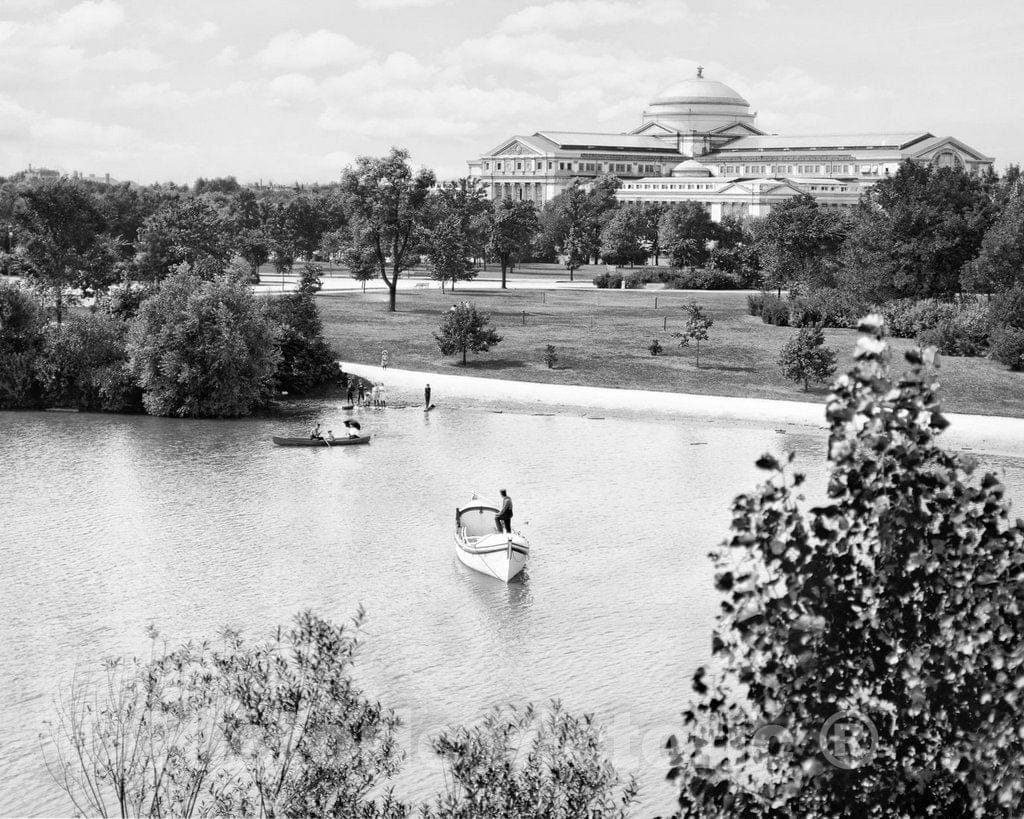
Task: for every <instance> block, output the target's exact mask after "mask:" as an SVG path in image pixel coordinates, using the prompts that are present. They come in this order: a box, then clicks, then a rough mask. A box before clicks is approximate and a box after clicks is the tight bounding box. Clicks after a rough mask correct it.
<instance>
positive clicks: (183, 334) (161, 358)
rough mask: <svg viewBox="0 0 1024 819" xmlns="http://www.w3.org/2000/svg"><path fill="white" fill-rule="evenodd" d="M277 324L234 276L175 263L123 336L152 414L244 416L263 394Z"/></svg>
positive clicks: (276, 354)
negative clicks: (201, 272)
mask: <svg viewBox="0 0 1024 819" xmlns="http://www.w3.org/2000/svg"><path fill="white" fill-rule="evenodd" d="M277 332H278V327H277V325H276V324H275V323H274V322H273V320H272V319H271V318H270V317H269V315H268V308H267V305H266V304H265V303H264V302H262V301H259V300H257V299H256V297H255V296H254V295H253V293H252V289H251V288H250V287H249V286H248V284H246V283H245V282H244V281H243V280H242V278H241V277H239V276H231V275H220V276H216V277H214V278H212V279H207V278H204V277H203V276H200V275H199V274H198V273H197V272H195V271H193V270H192V269H190V268H188V267H187V266H182V267H180V268H179V269H178V270H177V271H176V272H174V273H172V274H171V275H170V276H168V277H167V279H166V280H165V281H164V283H163V286H162V287H161V288H160V290H159V291H158V292H157V293H155V294H154V295H152V296H150V297H149V298H148V299H146V300H145V301H144V302H143V303H142V306H141V307H140V308H139V312H138V314H137V315H136V317H135V319H134V321H133V322H132V325H131V328H130V330H129V337H128V356H129V366H130V368H131V371H132V374H133V375H134V376H135V378H136V380H137V382H138V384H139V386H140V387H142V389H143V391H144V394H143V399H142V401H143V405H144V406H145V408H146V411H147V412H148V413H150V414H151V415H176V416H181V417H206V416H215V417H223V416H235V415H248V414H249V413H250V412H252V410H253V408H254V407H256V406H259V405H261V404H263V403H264V402H265V401H266V400H267V398H269V396H270V392H271V388H272V386H273V383H274V376H275V373H276V371H277V364H278V361H279V360H280V351H279V349H278V345H277V338H276V336H277Z"/></svg>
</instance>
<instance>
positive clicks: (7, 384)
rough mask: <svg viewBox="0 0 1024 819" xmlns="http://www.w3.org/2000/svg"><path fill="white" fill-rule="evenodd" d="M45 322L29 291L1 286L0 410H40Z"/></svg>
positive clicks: (20, 286)
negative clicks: (39, 371) (39, 365)
mask: <svg viewBox="0 0 1024 819" xmlns="http://www.w3.org/2000/svg"><path fill="white" fill-rule="evenodd" d="M44 330H45V320H44V317H43V311H42V309H41V308H40V306H39V302H38V301H37V299H36V298H35V296H34V295H33V294H32V292H31V291H30V290H29V289H28V288H27V287H24V286H22V285H19V284H11V283H9V282H0V409H16V408H19V407H34V406H38V405H39V403H40V402H41V400H42V391H41V388H40V385H39V382H38V380H37V379H36V366H37V362H38V358H39V356H40V354H41V353H42V350H43V344H44V337H45V336H44Z"/></svg>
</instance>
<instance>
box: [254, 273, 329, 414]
mask: <svg viewBox="0 0 1024 819" xmlns="http://www.w3.org/2000/svg"><path fill="white" fill-rule="evenodd" d="M311 266H312V265H306V268H307V269H308V268H309V267H311ZM312 292H315V291H311V290H309V289H301V288H300V290H299V292H297V293H290V294H288V295H286V296H280V297H278V298H276V299H273V300H271V301H270V302H269V315H270V317H271V318H272V319H273V320H274V321H275V322H277V324H279V325H280V330H279V332H278V343H279V345H280V348H281V360H280V361H279V362H278V365H277V373H276V375H275V383H276V386H277V389H278V390H281V391H283V392H287V393H289V394H293V393H295V394H298V395H302V394H304V393H308V392H310V391H311V390H315V389H317V388H320V387H323V386H324V385H327V384H332V383H334V382H335V381H336V380H337V379H338V377H339V372H338V364H337V362H336V361H335V359H334V354H333V353H332V352H331V348H330V347H329V346H328V345H327V342H326V341H325V340H324V336H323V323H322V322H321V321H320V313H319V311H318V310H317V307H316V302H315V301H314V300H313V296H312Z"/></svg>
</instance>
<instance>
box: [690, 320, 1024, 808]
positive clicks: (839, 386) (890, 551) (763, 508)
mask: <svg viewBox="0 0 1024 819" xmlns="http://www.w3.org/2000/svg"><path fill="white" fill-rule="evenodd" d="M860 331H861V336H860V340H859V341H858V344H857V350H856V355H855V357H856V360H857V365H856V368H855V369H854V370H853V372H851V373H850V374H849V375H845V376H842V377H840V378H839V379H838V381H837V382H836V385H835V388H834V392H833V394H832V396H831V397H830V399H829V402H828V407H827V418H828V421H829V424H830V436H829V454H828V458H829V461H830V462H831V477H830V480H829V485H828V500H827V502H826V503H824V504H823V505H821V506H819V507H816V508H813V509H810V510H809V511H807V512H804V511H802V510H801V509H800V507H799V505H798V501H799V500H800V496H799V495H798V494H797V493H798V491H799V490H798V487H799V486H800V484H801V482H802V476H801V475H799V474H792V475H791V474H790V472H789V469H788V467H785V466H784V465H782V464H780V462H779V461H778V460H777V459H776V458H775V457H773V456H771V455H766V456H764V457H762V458H761V459H760V460H759V461H758V466H759V467H760V468H762V469H764V470H766V471H768V472H769V473H770V477H769V479H768V480H767V481H766V482H765V483H764V484H762V485H761V486H759V487H758V489H757V490H756V491H754V492H752V493H750V494H746V495H740V496H739V497H737V498H736V500H735V501H734V503H733V522H732V534H731V536H730V538H729V539H728V540H727V541H726V542H725V543H724V544H723V545H722V546H721V547H720V548H719V549H717V550H716V551H715V552H713V554H712V556H713V557H714V559H715V568H716V586H717V588H718V590H719V591H720V592H721V593H722V608H721V614H720V615H719V619H718V624H717V629H716V632H715V635H714V639H713V642H712V653H713V658H714V659H713V663H712V665H711V666H710V667H709V668H700V669H698V671H697V673H696V674H695V675H694V678H693V691H694V696H693V700H692V702H691V705H690V707H689V708H688V709H687V710H686V711H684V714H683V717H684V721H685V733H684V737H683V738H682V741H681V742H678V741H675V740H674V739H673V741H671V742H670V744H671V746H672V750H673V763H674V767H673V769H672V770H671V771H670V777H671V778H673V779H675V780H676V782H677V784H678V786H679V804H680V812H679V814H678V815H679V816H683V817H732V816H744V817H775V816H801V817H822V819H824V817H852V816H858V817H863V816H871V817H883V816H977V817H982V816H984V817H991V816H1006V817H1009V816H1018V815H1020V811H1021V805H1022V802H1024V721H1022V719H1021V706H1022V705H1024V702H1022V700H1024V644H1022V643H1021V639H1020V635H1021V634H1022V633H1024V522H1022V521H1020V520H1017V521H1013V520H1011V518H1010V507H1009V503H1008V502H1007V501H1006V499H1005V498H1004V488H1003V485H1002V483H1001V482H1000V481H999V479H998V477H996V476H995V475H993V474H991V473H989V474H986V475H984V476H983V477H982V478H981V480H980V482H974V481H972V480H971V476H972V474H973V472H974V469H975V466H976V464H975V462H974V460H973V459H972V458H971V457H969V456H964V455H960V454H957V453H951V452H948V451H946V450H945V449H944V448H943V447H942V446H940V444H939V442H938V438H937V436H938V434H939V433H940V432H941V431H942V429H944V428H945V427H946V426H947V425H948V422H947V420H946V419H945V418H944V417H943V415H942V413H941V412H940V408H939V404H938V401H937V399H936V395H935V391H936V387H937V385H936V384H935V383H934V381H933V377H932V369H931V367H930V366H929V361H928V359H929V357H930V356H929V355H928V354H923V353H921V352H919V351H912V352H910V353H908V354H907V358H908V361H909V363H910V365H911V369H910V372H909V373H907V374H906V375H904V376H903V377H901V378H898V379H896V378H893V377H892V376H890V374H889V368H888V358H889V353H888V349H887V345H886V344H885V342H884V340H883V327H882V320H881V318H880V317H878V316H869V317H868V318H867V319H865V320H863V321H862V322H861V325H860ZM790 459H792V456H790ZM837 714H839V715H841V716H842V717H843V719H844V720H845V721H846V723H845V725H844V729H845V730H846V733H845V734H844V735H843V736H842V737H841V738H840V739H841V740H842V742H841V743H838V744H837V742H836V741H835V740H836V738H835V737H834V736H832V735H830V734H829V733H828V727H829V726H830V725H834V724H835V723H834V721H833V722H831V723H830V720H833V718H834V717H835V716H836V715H837ZM854 722H855V723H856V724H857V725H858V726H860V727H859V728H858V730H856V731H854V730H852V729H850V724H852V723H854ZM861 729H863V730H861ZM839 744H842V745H843V748H839V747H838V745H839ZM840 751H842V754H841V755H840V756H841V757H842V758H840V757H839V756H837V753H839V752H840ZM866 751H869V753H867V752H866Z"/></svg>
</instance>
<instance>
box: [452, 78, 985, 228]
mask: <svg viewBox="0 0 1024 819" xmlns="http://www.w3.org/2000/svg"><path fill="white" fill-rule="evenodd" d="M756 116H757V115H756V113H752V112H751V110H750V103H748V102H747V101H746V100H745V99H743V97H741V96H740V95H739V94H738V93H736V92H735V91H734V90H733V89H731V88H730V87H729V86H727V85H725V84H724V83H721V82H718V81H717V80H711V79H708V78H706V77H705V76H704V72H703V69H701V68H699V67H698V69H697V76H696V77H693V78H691V79H688V80H684V81H683V82H680V83H677V84H675V85H672V86H669V87H668V88H666V89H665V90H664V91H662V92H661V93H660V94H659V95H658V96H657V97H655V99H653V100H652V101H651V102H650V103H649V104H648V106H647V108H646V109H644V111H643V114H642V121H641V124H640V125H639V126H638V127H637V128H635V129H634V130H633V131H631V132H629V133H626V134H605V133H589V132H576V131H537V132H536V133H534V134H531V135H529V136H513V137H509V138H508V139H506V140H503V141H502V142H501V143H500V144H499V145H497V146H496V147H495V148H493V149H492V150H490V151H488V152H487V153H485V154H483V155H482V156H480V157H479V158H478V159H472V160H470V161H469V173H470V175H471V176H475V177H477V178H479V179H480V180H481V181H482V182H483V183H484V184H485V185H486V186H487V187H488V190H489V192H490V196H491V198H492V199H515V200H529V201H532V202H534V203H535V204H537V205H538V206H539V205H542V204H543V203H544V202H547V201H548V200H549V199H552V198H554V197H555V196H557V195H558V194H559V193H561V192H562V191H563V190H565V189H566V188H567V187H569V186H570V185H573V184H574V183H581V184H587V183H588V182H589V181H590V180H593V179H595V178H597V177H599V176H602V175H606V174H611V175H613V176H617V177H618V178H619V179H621V180H622V186H621V188H620V189H619V191H618V192H617V194H616V196H617V198H618V199H619V200H620V201H623V202H666V203H671V202H687V201H692V202H700V203H701V204H703V205H704V206H705V207H706V208H707V209H708V210H709V211H710V212H711V216H712V218H713V219H715V220H716V221H717V220H719V219H721V218H722V217H723V216H725V215H729V214H733V215H749V216H764V215H765V214H767V213H768V211H769V210H770V209H771V207H772V205H773V204H777V203H778V202H781V201H784V200H785V199H788V198H790V197H793V196H799V195H800V194H803V193H807V194H810V195H811V196H813V197H814V198H815V199H817V200H818V202H819V204H821V205H824V206H826V207H852V206H854V205H856V204H857V202H858V201H859V199H860V195H861V193H862V192H863V191H864V190H866V189H867V188H868V187H870V186H871V185H872V184H874V183H875V182H877V181H878V180H879V179H882V178H884V177H885V176H887V175H889V174H893V173H895V172H896V170H897V168H899V166H900V163H902V162H904V161H905V160H910V161H912V162H918V163H922V164H930V165H934V166H938V167H953V168H962V169H964V170H967V171H969V172H972V173H975V172H981V171H984V170H986V169H988V168H991V166H992V163H993V159H992V157H990V156H986V155H984V154H983V153H981V152H980V151H978V150H976V149H975V148H972V147H971V146H969V145H966V144H964V143H963V142H961V141H960V140H958V139H956V138H954V137H951V136H945V137H937V136H935V135H933V134H931V133H928V132H927V131H909V132H905V133H862V134H815V135H808V136H779V135H777V134H770V135H769V134H765V133H764V132H763V131H761V130H759V129H758V128H757V126H756V124H755V120H756Z"/></svg>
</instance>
